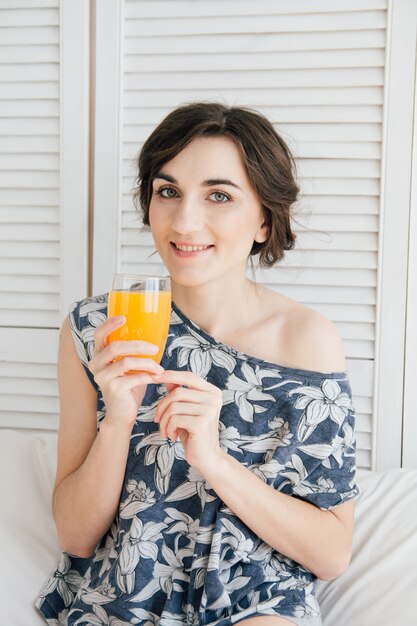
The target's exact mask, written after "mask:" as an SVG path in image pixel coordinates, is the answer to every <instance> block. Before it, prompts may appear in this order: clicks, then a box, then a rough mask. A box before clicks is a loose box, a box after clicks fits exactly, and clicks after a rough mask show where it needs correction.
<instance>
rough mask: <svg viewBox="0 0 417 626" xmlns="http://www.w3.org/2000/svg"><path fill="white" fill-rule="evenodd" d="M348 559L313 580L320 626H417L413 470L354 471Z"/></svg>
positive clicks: (416, 526)
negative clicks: (356, 490)
mask: <svg viewBox="0 0 417 626" xmlns="http://www.w3.org/2000/svg"><path fill="white" fill-rule="evenodd" d="M357 479H358V484H359V487H360V488H361V494H360V495H359V496H358V497H357V498H356V512H355V533H354V538H353V553H352V561H351V564H350V566H349V568H348V569H347V571H346V572H345V573H344V574H342V575H341V576H339V577H338V578H336V579H335V580H332V581H318V583H317V597H318V601H319V603H320V606H321V608H322V613H323V622H324V626H393V625H394V626H412V625H413V624H417V470H413V469H391V470H387V471H383V472H363V471H362V472H358V475H357Z"/></svg>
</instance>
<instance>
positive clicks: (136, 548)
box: [117, 517, 166, 593]
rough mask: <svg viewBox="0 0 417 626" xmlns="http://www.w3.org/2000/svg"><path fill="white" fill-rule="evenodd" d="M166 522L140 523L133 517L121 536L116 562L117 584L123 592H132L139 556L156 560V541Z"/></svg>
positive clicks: (159, 537) (160, 535)
mask: <svg viewBox="0 0 417 626" xmlns="http://www.w3.org/2000/svg"><path fill="white" fill-rule="evenodd" d="M165 528H166V524H163V523H161V522H159V523H158V522H147V523H146V524H145V525H143V524H142V522H141V521H140V519H139V518H137V517H134V518H133V520H132V524H131V526H130V530H129V532H127V533H126V534H125V535H124V537H123V544H122V549H121V552H120V556H119V561H118V564H117V584H118V585H119V587H120V589H121V590H122V591H123V592H124V593H132V591H133V588H134V586H135V570H136V567H137V565H138V563H139V561H140V559H141V558H143V559H152V560H153V561H156V559H157V556H158V547H157V545H156V542H157V541H158V539H162V534H161V531H162V530H164V529H165Z"/></svg>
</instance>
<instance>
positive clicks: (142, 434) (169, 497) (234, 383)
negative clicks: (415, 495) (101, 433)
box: [36, 294, 359, 626]
mask: <svg viewBox="0 0 417 626" xmlns="http://www.w3.org/2000/svg"><path fill="white" fill-rule="evenodd" d="M106 309H107V294H105V295H103V296H96V297H94V298H87V299H85V300H83V301H81V302H79V303H76V304H75V305H74V307H73V310H72V312H71V314H70V325H71V329H72V333H73V337H74V340H75V343H76V346H77V351H78V354H79V356H80V359H81V361H82V363H83V365H84V367H85V370H86V373H87V375H88V377H89V379H90V381H91V382H92V384H93V385H94V386H95V388H96V390H97V428H98V429H99V428H100V422H101V420H102V419H103V418H104V417H105V414H106V413H105V406H104V402H103V397H102V394H101V391H100V389H99V388H98V387H97V385H96V383H95V381H94V379H93V377H92V375H91V373H90V372H89V370H88V361H89V360H90V359H91V356H92V354H93V348H94V343H93V342H94V329H95V327H96V326H98V325H99V324H101V323H102V322H103V321H104V319H105V318H106ZM161 364H162V366H163V367H164V368H166V369H178V370H191V371H193V372H195V373H196V374H198V375H200V376H202V377H204V378H206V379H207V380H208V381H209V382H210V383H212V384H214V385H216V386H217V387H219V388H220V389H222V390H223V408H222V411H221V415H220V423H219V439H220V444H221V446H222V448H223V449H224V450H226V451H227V453H228V454H230V455H232V456H234V457H235V458H236V459H238V460H239V461H240V462H241V463H242V464H244V465H245V466H246V467H247V468H248V470H250V471H252V472H254V473H255V474H256V475H257V476H258V477H259V478H260V479H261V480H263V481H264V482H265V483H267V484H268V485H270V486H271V488H274V489H276V490H279V491H282V492H283V493H286V494H289V495H292V496H295V497H299V498H302V499H303V500H306V501H308V502H311V503H313V504H314V505H316V506H318V507H320V508H321V509H323V510H328V509H331V508H333V507H335V506H337V505H339V504H341V503H342V502H344V501H345V500H347V499H349V498H352V497H354V496H355V495H357V494H358V493H359V490H358V487H357V485H356V483H355V470H356V467H355V449H356V442H355V436H354V416H355V410H354V408H353V406H352V396H351V389H350V384H349V381H348V377H347V373H346V372H332V373H329V374H323V373H320V372H314V371H308V370H301V369H294V368H289V367H282V366H279V365H275V364H272V363H268V362H266V361H263V360H261V359H257V358H254V357H251V356H248V355H245V354H242V353H240V352H238V351H236V350H234V349H232V348H230V347H229V346H226V345H224V344H222V343H219V342H217V341H216V340H215V339H214V338H213V337H211V336H210V335H208V334H207V333H205V332H204V331H203V330H202V329H200V328H199V327H198V326H196V325H195V324H193V322H191V321H190V320H189V319H188V318H186V317H185V316H184V315H183V313H182V312H181V311H180V310H179V309H178V308H177V307H176V306H175V305H173V309H172V316H171V325H170V330H169V336H168V340H167V345H166V349H165V353H164V357H163V359H162V363H161ZM164 394H166V388H165V386H164V385H161V386H157V385H150V386H149V387H148V389H147V392H146V395H145V398H144V401H143V404H142V406H141V408H140V410H139V412H138V416H137V420H136V423H135V426H134V428H133V430H132V434H131V443H130V449H129V456H128V461H127V466H126V473H125V478H124V484H123V489H122V494H121V499H120V506H119V510H118V512H117V515H116V517H115V519H114V521H113V523H112V525H111V527H110V528H109V530H108V532H107V533H106V535H105V536H104V537H103V538H102V539H101V541H100V542H99V544H98V545H97V547H96V550H95V552H94V554H93V555H92V556H91V557H90V558H79V557H76V556H72V555H69V554H67V553H63V555H62V559H61V561H60V563H59V564H58V566H57V568H56V570H55V572H54V573H53V574H52V575H51V577H50V578H49V579H48V580H47V581H46V583H45V585H44V587H43V589H42V590H41V592H40V594H39V597H38V599H37V601H36V606H37V607H38V609H39V610H40V612H41V613H42V614H43V616H44V617H45V619H46V622H47V623H48V624H49V625H50V626H52V625H54V626H55V625H57V626H102V625H103V626H104V625H105V626H126V625H130V624H139V625H141V626H153V625H155V626H156V625H158V626H176V625H178V626H180V625H188V626H206V625H210V626H215V625H216V626H229V625H230V624H234V623H236V622H237V621H239V620H241V619H243V618H244V617H248V616H250V615H254V614H255V613H257V614H259V613H263V614H266V615H277V614H278V615H283V616H285V615H287V616H294V617H302V616H304V615H308V616H315V615H319V614H320V609H319V606H318V604H317V601H316V599H315V580H316V577H315V576H314V574H312V573H311V572H310V571H308V570H307V569H305V568H304V567H303V566H302V565H300V564H299V563H296V562H294V561H292V560H291V559H289V558H287V557H285V556H284V555H282V554H280V553H279V552H277V551H276V550H274V549H273V548H272V547H271V546H269V545H268V544H266V543H265V542H263V541H262V540H261V539H259V537H257V536H256V535H255V534H254V533H253V532H252V531H251V530H250V528H248V527H247V526H246V525H245V524H244V523H243V522H242V521H241V520H240V519H239V518H238V517H236V516H235V515H234V514H233V512H232V511H231V510H230V509H229V508H228V507H227V506H226V505H225V503H224V502H222V500H220V498H218V496H217V494H216V493H215V491H214V490H213V489H212V487H211V485H210V484H209V483H208V482H207V481H206V480H205V479H204V477H203V476H201V475H200V474H199V473H198V472H197V471H196V470H195V469H194V468H192V467H190V466H189V465H188V463H187V462H186V460H185V456H184V449H183V447H182V444H181V442H180V441H176V442H172V441H170V440H165V439H161V437H160V435H159V426H158V424H155V422H154V416H155V410H156V406H157V404H158V401H159V399H160V398H161V397H163V396H164Z"/></svg>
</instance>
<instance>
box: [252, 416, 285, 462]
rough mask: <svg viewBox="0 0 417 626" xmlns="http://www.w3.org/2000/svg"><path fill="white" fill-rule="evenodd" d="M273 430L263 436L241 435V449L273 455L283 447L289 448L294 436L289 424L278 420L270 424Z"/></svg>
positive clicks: (280, 419)
mask: <svg viewBox="0 0 417 626" xmlns="http://www.w3.org/2000/svg"><path fill="white" fill-rule="evenodd" d="M269 427H270V428H271V430H270V431H269V432H267V433H265V434H263V435H254V436H251V435H241V436H240V440H241V442H242V443H241V444H240V447H241V448H242V449H243V450H247V451H249V452H261V453H262V452H263V453H264V454H266V453H267V452H270V453H273V452H275V450H276V449H277V448H279V447H282V446H289V445H290V443H291V439H292V438H293V436H294V435H293V434H292V433H291V432H290V428H289V424H288V422H285V421H284V420H283V419H282V418H276V419H274V420H271V421H270V422H269Z"/></svg>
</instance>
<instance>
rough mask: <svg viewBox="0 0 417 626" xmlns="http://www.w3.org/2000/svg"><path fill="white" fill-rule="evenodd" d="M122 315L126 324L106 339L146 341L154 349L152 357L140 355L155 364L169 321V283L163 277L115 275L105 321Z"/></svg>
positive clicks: (167, 279)
mask: <svg viewBox="0 0 417 626" xmlns="http://www.w3.org/2000/svg"><path fill="white" fill-rule="evenodd" d="M116 315H124V316H125V318H126V324H124V326H121V327H120V328H117V329H116V330H115V331H113V332H112V333H111V334H110V335H109V342H111V341H119V340H122V341H130V340H141V341H148V342H149V343H153V344H155V345H156V346H158V348H159V350H158V352H157V354H154V355H151V356H150V355H149V354H148V355H140V354H135V355H134V356H142V357H148V358H151V359H154V361H156V362H157V363H159V362H160V361H161V359H162V355H163V352H164V348H165V343H166V340H167V337H168V329H169V321H170V317H171V279H170V278H169V277H167V276H136V275H134V274H115V275H114V278H113V286H112V290H111V291H110V293H109V302H108V317H115V316H116Z"/></svg>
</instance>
